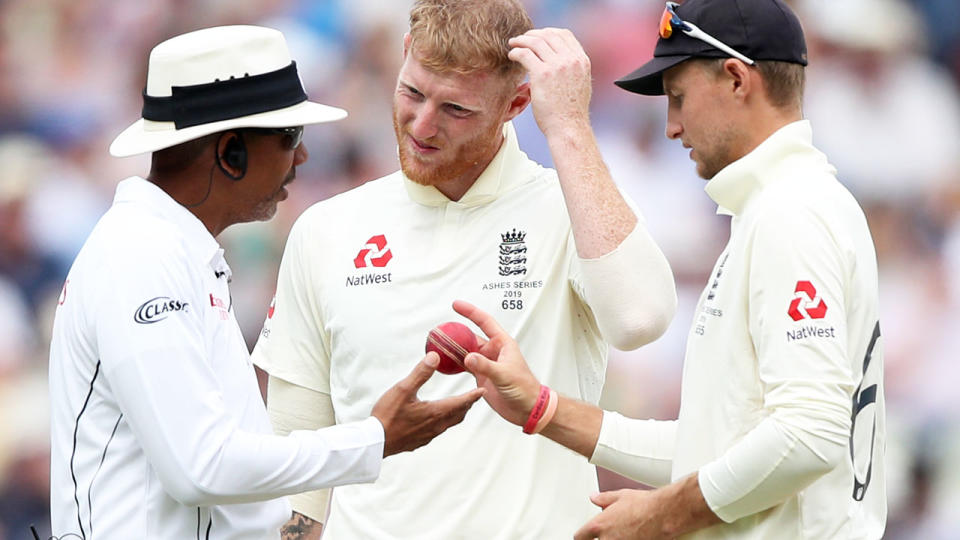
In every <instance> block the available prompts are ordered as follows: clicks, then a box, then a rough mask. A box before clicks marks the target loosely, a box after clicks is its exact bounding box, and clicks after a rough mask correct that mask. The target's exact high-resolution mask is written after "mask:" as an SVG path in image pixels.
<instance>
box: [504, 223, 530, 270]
mask: <svg viewBox="0 0 960 540" xmlns="http://www.w3.org/2000/svg"><path fill="white" fill-rule="evenodd" d="M526 236H527V233H525V232H523V231H518V230H516V229H513V230H512V231H507V232H505V233H503V234H501V235H500V238H501V239H502V240H503V241H502V242H500V253H499V256H500V275H501V276H517V275H521V274H526V273H527V245H526V244H525V243H524V242H523V239H524V238H526Z"/></svg>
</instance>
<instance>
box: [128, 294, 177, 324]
mask: <svg viewBox="0 0 960 540" xmlns="http://www.w3.org/2000/svg"><path fill="white" fill-rule="evenodd" d="M189 305H190V304H189V303H188V302H182V301H180V300H173V299H172V298H170V297H169V296H158V297H156V298H151V299H150V300H147V301H146V302H144V303H143V304H142V305H141V306H140V307H138V308H137V311H136V313H134V314H133V320H134V321H136V322H137V323H139V324H153V323H157V322H160V321H162V320H164V319H166V318H167V317H169V316H170V314H171V313H175V312H177V311H186V310H187V306H189Z"/></svg>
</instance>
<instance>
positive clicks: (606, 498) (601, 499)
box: [590, 490, 623, 508]
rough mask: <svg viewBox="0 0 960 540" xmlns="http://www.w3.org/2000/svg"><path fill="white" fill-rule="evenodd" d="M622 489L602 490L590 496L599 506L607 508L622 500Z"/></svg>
mask: <svg viewBox="0 0 960 540" xmlns="http://www.w3.org/2000/svg"><path fill="white" fill-rule="evenodd" d="M621 491H622V490H620V491H601V492H600V493H594V494H593V495H591V496H590V502H592V503H593V504H595V505H597V506H599V507H600V508H606V507H608V506H610V505H611V504H613V503H615V502H617V501H618V500H620V497H622V496H623V493H621Z"/></svg>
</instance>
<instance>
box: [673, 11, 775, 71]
mask: <svg viewBox="0 0 960 540" xmlns="http://www.w3.org/2000/svg"><path fill="white" fill-rule="evenodd" d="M679 5H680V4H678V3H676V2H667V7H666V8H665V9H664V10H663V15H661V16H660V37H661V38H663V39H670V36H672V35H673V32H674V30H680V31H681V32H683V33H684V34H686V35H688V36H690V37H692V38H694V39H699V40H700V41H703V42H706V43H709V44H710V45H713V46H714V47H716V48H717V49H720V50H721V51H723V52H725V53H727V54H729V55H730V56H732V57H734V58H736V59H738V60H742V61H743V62H746V63H747V64H749V65H751V66H752V65H754V64H756V62H754V61H753V60H751V59H750V58H747V57H746V56H744V55H742V54H740V53H738V52H737V51H735V50H733V47H731V46H729V45H727V44H726V43H724V42H722V41H720V40H719V39H717V38H715V37H713V36H711V35H710V34H708V33H706V32H704V31H703V30H701V29H700V28H698V27H697V25H695V24H693V23H692V22H687V21H685V20H683V19H681V18H680V16H678V15H677V12H676V8H677V6H679Z"/></svg>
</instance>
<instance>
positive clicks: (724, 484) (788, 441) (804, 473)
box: [700, 417, 846, 522]
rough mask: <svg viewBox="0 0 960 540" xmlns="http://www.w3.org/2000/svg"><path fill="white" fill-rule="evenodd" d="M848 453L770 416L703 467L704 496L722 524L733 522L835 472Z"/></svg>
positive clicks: (828, 441)
mask: <svg viewBox="0 0 960 540" xmlns="http://www.w3.org/2000/svg"><path fill="white" fill-rule="evenodd" d="M801 436H802V437H801ZM845 449H846V446H845V445H844V444H842V443H839V442H837V441H835V440H829V439H825V438H821V437H818V436H815V435H812V434H810V433H804V434H798V433H797V432H796V429H795V428H791V427H789V426H788V425H786V424H783V423H780V422H777V421H776V420H774V418H772V417H770V418H767V419H765V420H763V421H762V422H761V423H760V424H758V425H757V427H755V428H754V429H753V430H751V431H750V432H749V433H747V435H746V436H745V437H744V438H743V439H742V440H740V442H738V443H737V444H735V445H734V446H732V447H731V448H730V449H729V450H728V451H727V452H726V453H725V454H724V455H723V456H721V457H720V458H719V459H717V460H716V461H714V462H712V463H709V464H707V465H705V466H703V467H702V468H701V469H700V482H701V485H702V490H703V493H704V498H705V499H706V501H707V502H708V503H709V505H710V508H711V509H713V511H714V512H715V513H716V514H717V515H719V516H720V517H721V518H723V520H724V521H727V522H732V521H735V520H737V519H740V518H741V517H744V516H749V515H752V514H755V513H757V512H760V511H763V510H766V509H767V508H770V507H771V506H775V505H777V504H780V503H781V502H783V501H784V500H786V499H787V498H789V497H792V496H793V495H795V494H796V493H798V492H799V491H800V490H802V489H803V488H805V487H807V486H808V485H810V484H811V483H812V482H814V481H815V480H816V479H817V478H819V477H821V476H822V475H824V474H826V473H827V472H829V471H830V470H832V469H833V468H834V467H835V466H836V464H837V463H839V461H840V460H841V459H843V455H844V451H845Z"/></svg>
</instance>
